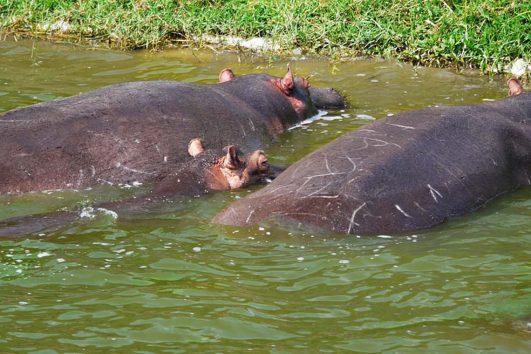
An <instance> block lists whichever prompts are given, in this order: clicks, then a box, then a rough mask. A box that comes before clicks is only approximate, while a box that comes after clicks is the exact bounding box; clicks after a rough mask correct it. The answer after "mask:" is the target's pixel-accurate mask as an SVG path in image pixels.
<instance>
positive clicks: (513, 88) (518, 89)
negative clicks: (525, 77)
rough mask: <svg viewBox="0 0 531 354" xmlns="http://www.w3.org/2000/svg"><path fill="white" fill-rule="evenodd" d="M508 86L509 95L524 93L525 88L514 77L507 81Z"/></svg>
mask: <svg viewBox="0 0 531 354" xmlns="http://www.w3.org/2000/svg"><path fill="white" fill-rule="evenodd" d="M507 86H508V87H509V94H508V95H509V96H518V95H521V94H522V93H524V88H523V87H522V85H521V84H520V81H518V79H516V78H514V77H512V78H510V79H509V80H508V81H507Z"/></svg>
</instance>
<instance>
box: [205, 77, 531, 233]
mask: <svg viewBox="0 0 531 354" xmlns="http://www.w3.org/2000/svg"><path fill="white" fill-rule="evenodd" d="M509 90H510V94H511V95H512V97H508V98H506V99H504V100H501V101H497V102H487V103H483V104H477V105H467V106H456V107H434V108H427V109H421V110H415V111H411V112H406V113H402V114H397V115H395V116H392V117H387V118H384V119H381V120H378V121H376V122H374V123H372V124H368V125H366V126H364V127H362V128H361V129H358V130H356V131H353V132H350V133H347V134H346V135H344V136H342V137H340V138H338V139H336V140H334V141H332V142H331V143H329V144H328V145H326V146H324V147H323V148H321V149H318V150H317V151H315V152H313V153H312V154H310V155H308V156H307V157H305V158H303V159H302V160H300V161H298V162H297V163H295V164H294V165H292V166H290V167H289V168H287V169H286V170H285V171H284V172H283V173H281V174H280V176H278V177H277V179H275V180H274V181H273V182H272V183H271V184H269V185H268V186H267V187H265V188H263V189H261V190H259V191H258V192H255V193H253V194H251V195H249V196H247V197H245V198H242V199H240V200H238V201H236V202H234V203H232V204H230V205H229V206H228V207H227V208H226V209H225V210H223V211H222V212H221V213H219V214H218V215H217V216H216V217H215V218H214V220H213V221H214V222H216V223H220V224H226V225H250V224H256V223H260V222H263V221H265V220H269V221H272V222H275V223H280V224H284V225H290V226H292V227H300V228H306V229H311V230H322V231H326V232H330V231H331V232H336V233H344V234H357V235H376V234H401V233H410V232H414V231H417V230H422V229H427V228H430V227H432V226H435V225H438V224H441V223H443V222H444V221H446V220H447V219H448V218H452V217H457V216H461V215H463V214H466V213H469V212H472V211H474V210H476V209H478V208H481V207H483V206H484V205H486V204H488V203H489V202H491V201H492V200H493V199H495V198H497V197H499V196H501V195H503V194H506V193H508V192H511V191H514V190H516V189H517V188H519V187H521V186H529V185H531V94H530V93H522V89H521V86H520V84H519V83H518V81H516V80H510V81H509Z"/></svg>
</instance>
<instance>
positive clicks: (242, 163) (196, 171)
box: [0, 138, 274, 237]
mask: <svg viewBox="0 0 531 354" xmlns="http://www.w3.org/2000/svg"><path fill="white" fill-rule="evenodd" d="M188 153H189V155H190V158H189V159H188V160H187V161H183V162H179V163H176V164H175V165H174V166H176V167H177V168H175V169H174V170H173V171H163V172H162V173H161V174H160V178H159V179H157V180H155V181H154V182H153V186H152V188H151V190H150V191H149V192H148V193H147V194H146V195H143V196H140V197H135V198H132V199H128V200H120V201H116V202H107V203H100V204H97V205H94V206H93V207H88V209H90V210H104V211H108V210H109V209H113V210H115V209H118V210H124V209H125V210H127V209H138V208H149V207H150V206H153V205H154V204H156V203H159V202H161V201H162V200H163V199H166V198H167V197H169V198H172V197H175V196H198V195H201V194H203V193H208V192H209V191H225V190H232V189H237V188H242V187H245V186H248V185H250V184H253V183H258V182H261V181H262V180H263V179H265V178H271V177H274V172H273V171H274V170H273V169H271V168H270V166H269V163H268V160H267V157H266V155H265V154H264V152H263V151H261V150H256V151H254V152H253V153H251V154H249V155H247V156H244V155H243V154H242V153H241V152H240V151H239V149H238V148H237V147H236V146H234V145H230V146H228V147H227V148H226V153H225V154H223V155H221V156H220V155H219V153H218V151H216V150H213V149H208V150H205V148H204V146H203V142H202V141H201V140H200V139H197V138H196V139H192V140H191V141H190V144H189V145H188ZM85 210H86V208H83V210H82V211H81V213H80V212H79V211H61V212H57V213H51V214H49V213H46V214H39V215H29V216H22V217H14V218H10V219H6V220H1V221H0V237H6V236H7V237H18V236H24V237H25V236H27V235H28V234H36V233H39V232H41V231H43V230H50V229H56V228H59V227H62V226H64V225H67V224H70V223H73V222H75V221H76V220H79V219H80V217H83V215H84V211H85Z"/></svg>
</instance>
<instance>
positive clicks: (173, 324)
mask: <svg viewBox="0 0 531 354" xmlns="http://www.w3.org/2000/svg"><path fill="white" fill-rule="evenodd" d="M288 61H290V62H291V63H292V67H293V68H294V69H295V71H296V73H297V74H298V75H304V76H311V79H310V81H311V83H312V84H313V85H314V86H316V87H323V86H333V87H335V88H337V89H339V90H341V91H343V92H344V93H345V94H346V95H347V96H348V98H349V100H350V102H351V107H350V108H349V109H347V110H345V111H343V112H328V114H326V115H325V116H324V117H323V119H321V120H316V121H314V122H313V123H310V124H307V125H304V126H303V127H299V128H295V129H293V130H291V131H290V132H288V133H287V134H285V135H284V137H283V139H282V140H281V141H280V142H278V144H276V145H274V146H272V147H270V148H268V149H267V151H266V152H267V153H269V155H270V156H271V160H272V161H273V162H275V163H277V164H289V163H292V162H294V161H296V160H297V159H299V158H301V157H302V156H304V155H305V154H307V153H308V152H310V151H313V150H315V149H317V148H318V147H320V146H322V145H323V144H325V143H327V142H329V141H330V140H332V139H333V138H335V137H337V136H339V135H341V134H342V133H345V132H348V131H351V130H352V129H356V128H358V127H360V126H362V125H363V124H366V123H368V122H370V120H369V119H368V118H369V117H367V116H370V117H374V118H381V117H384V116H386V115H387V114H393V113H397V112H400V111H405V110H411V109H416V108H421V107H426V106H429V105H455V104H464V103H480V102H482V101H483V100H488V99H500V98H502V97H504V96H505V94H506V89H505V83H504V80H503V78H488V77H480V76H478V75H475V74H473V73H470V74H467V75H464V74H456V73H453V72H451V71H445V70H436V69H425V68H413V67H411V66H408V65H402V64H399V63H395V62H389V61H368V60H360V61H353V62H348V63H335V64H332V63H330V62H328V61H326V60H317V59H315V58H314V59H308V58H302V59H301V58H288V59H282V60H281V59H277V58H264V57H259V56H249V55H237V54H220V53H212V52H204V51H190V50H167V51H164V52H161V53H149V52H133V53H131V52H114V51H106V50H93V49H87V48H82V47H74V46H61V45H52V44H48V43H41V42H31V41H21V42H11V41H7V42H0V111H5V110H9V109H12V108H14V107H18V106H24V105H28V104H33V103H37V102H42V101H47V100H51V99H55V98H59V97H66V96H70V95H74V94H77V93H80V92H86V91H90V90H93V89H96V88H98V87H101V86H105V85H109V84H113V83H118V82H124V81H133V80H155V79H173V80H181V81H188V82H194V83H198V84H208V83H215V82H216V80H217V74H218V72H219V70H220V69H222V68H224V67H232V68H233V69H234V70H235V71H236V72H237V73H240V74H243V73H255V72H268V73H271V74H275V75H281V74H283V73H284V71H285V68H286V63H287V62H288ZM0 153H1V152H0ZM139 192H140V191H139V190H121V189H109V188H94V189H93V190H89V191H62V192H60V191H59V192H48V193H41V194H27V195H22V196H3V197H0V219H5V218H8V217H13V216H21V215H27V214H34V213H40V212H51V211H55V210H59V209H62V208H81V207H82V206H87V205H91V204H93V203H94V202H95V201H99V200H109V199H117V198H120V197H124V196H126V195H130V194H131V193H139ZM249 192H250V191H249V190H243V191H239V192H236V193H217V194H212V195H207V196H204V197H201V198H194V199H191V200H182V199H176V200H173V201H172V202H167V203H164V204H162V205H160V206H158V207H156V208H154V209H152V210H130V211H124V212H121V213H120V216H119V218H118V219H117V220H114V219H113V218H112V217H110V216H105V215H98V216H97V217H95V218H94V219H92V220H83V221H80V222H78V223H76V224H73V225H69V226H67V227H64V228H62V229H60V230H56V231H51V232H44V233H43V235H41V236H38V235H34V236H33V237H32V238H29V239H24V238H21V239H12V240H9V239H3V240H0V299H1V300H0V352H1V353H4V352H5V353H78V352H88V353H100V352H101V353H233V352H250V351H252V352H258V353H319V352H324V353H343V352H358V353H529V352H531V334H530V332H529V330H526V328H525V326H526V323H523V322H519V318H522V317H525V316H529V315H531V266H530V264H531V263H530V255H531V251H530V250H531V247H530V246H531V189H529V188H527V189H523V190H520V191H518V192H516V193H514V194H511V195H509V196H506V197H504V198H501V199H499V200H498V201H496V202H495V203H493V204H491V205H490V206H489V207H488V208H485V209H483V210H480V211H479V212H477V213H475V214H473V215H470V216H467V217H463V218H460V219H457V220H452V221H450V222H449V223H447V224H445V225H442V226H440V227H437V228H435V229H433V230H430V231H427V232H419V233H417V234H415V235H409V236H400V237H398V236H395V237H391V238H385V237H361V238H359V237H344V236H341V235H323V234H315V235H313V234H300V233H296V232H288V231H286V230H282V229H280V228H275V227H267V226H266V227H260V228H259V227H248V228H234V227H221V226H217V225H212V224H210V223H209V220H210V219H211V217H213V216H214V215H215V214H216V213H217V212H218V211H220V210H221V209H222V208H223V207H225V206H226V205H228V204H229V203H230V202H231V201H233V200H234V199H236V198H240V197H242V196H243V195H246V194H247V193H249Z"/></svg>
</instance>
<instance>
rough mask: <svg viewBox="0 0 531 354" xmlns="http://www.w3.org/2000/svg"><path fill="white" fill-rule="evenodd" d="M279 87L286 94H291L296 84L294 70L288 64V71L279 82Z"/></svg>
mask: <svg viewBox="0 0 531 354" xmlns="http://www.w3.org/2000/svg"><path fill="white" fill-rule="evenodd" d="M277 86H278V88H279V89H280V90H281V91H282V92H284V93H285V94H286V95H290V94H291V92H292V91H293V87H294V86H295V79H294V78H293V72H292V71H291V68H290V67H289V65H288V72H287V73H286V75H284V77H283V78H282V79H280V80H278V82H277Z"/></svg>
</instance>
